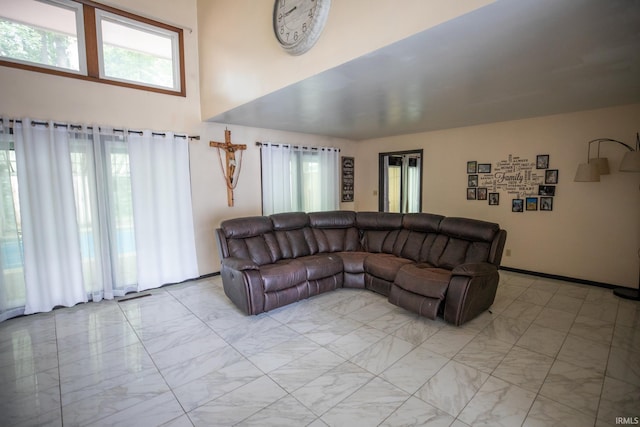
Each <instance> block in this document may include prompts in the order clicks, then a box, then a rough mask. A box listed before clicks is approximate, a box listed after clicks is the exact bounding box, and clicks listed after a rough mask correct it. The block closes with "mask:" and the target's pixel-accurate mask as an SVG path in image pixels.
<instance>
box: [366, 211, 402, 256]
mask: <svg viewBox="0 0 640 427" xmlns="http://www.w3.org/2000/svg"><path fill="white" fill-rule="evenodd" d="M356 224H357V226H358V228H359V229H360V232H361V233H362V246H363V249H364V250H365V251H367V252H372V253H379V252H382V253H388V254H395V255H398V253H397V252H398V251H399V248H398V247H397V245H396V241H397V239H398V235H399V234H400V230H401V229H402V214H399V213H390V212H358V213H356ZM394 250H395V251H394Z"/></svg>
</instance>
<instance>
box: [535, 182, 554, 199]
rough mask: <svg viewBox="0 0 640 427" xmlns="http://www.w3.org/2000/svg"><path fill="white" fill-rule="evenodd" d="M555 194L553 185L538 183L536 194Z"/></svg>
mask: <svg viewBox="0 0 640 427" xmlns="http://www.w3.org/2000/svg"><path fill="white" fill-rule="evenodd" d="M555 195H556V186H555V185H539V186H538V196H555Z"/></svg>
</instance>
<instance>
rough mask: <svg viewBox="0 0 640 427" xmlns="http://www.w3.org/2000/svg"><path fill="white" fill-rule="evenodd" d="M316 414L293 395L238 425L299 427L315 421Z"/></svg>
mask: <svg viewBox="0 0 640 427" xmlns="http://www.w3.org/2000/svg"><path fill="white" fill-rule="evenodd" d="M315 419H316V416H315V415H314V414H313V412H311V411H310V410H309V409H307V408H306V407H305V406H304V405H302V404H301V403H300V402H298V401H297V400H296V399H294V398H293V397H291V396H285V397H283V398H282V399H280V400H278V401H276V402H274V403H272V404H271V405H269V406H267V407H266V408H264V409H261V410H260V411H258V412H256V413H255V414H253V415H252V416H250V417H249V418H247V419H245V420H244V421H241V422H240V423H238V424H236V425H237V426H257V427H270V426H271V427H288V426H290V427H298V426H306V425H307V424H309V423H311V422H313V421H315Z"/></svg>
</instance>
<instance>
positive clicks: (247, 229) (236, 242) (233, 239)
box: [220, 216, 280, 265]
mask: <svg viewBox="0 0 640 427" xmlns="http://www.w3.org/2000/svg"><path fill="white" fill-rule="evenodd" d="M220 229H221V230H222V235H223V236H224V238H225V239H226V240H227V247H228V248H229V256H231V257H236V258H241V259H250V260H252V261H253V262H255V263H256V264H258V265H264V264H270V263H273V262H276V261H277V260H278V259H280V257H279V256H278V252H279V248H278V244H277V242H276V240H275V236H274V235H273V232H272V230H273V227H272V224H271V221H270V220H269V218H267V217H263V216H256V217H246V218H236V219H230V220H226V221H223V222H222V223H221V224H220Z"/></svg>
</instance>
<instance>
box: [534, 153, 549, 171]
mask: <svg viewBox="0 0 640 427" xmlns="http://www.w3.org/2000/svg"><path fill="white" fill-rule="evenodd" d="M548 168H549V155H548V154H538V155H537V156H536V169H548Z"/></svg>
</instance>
